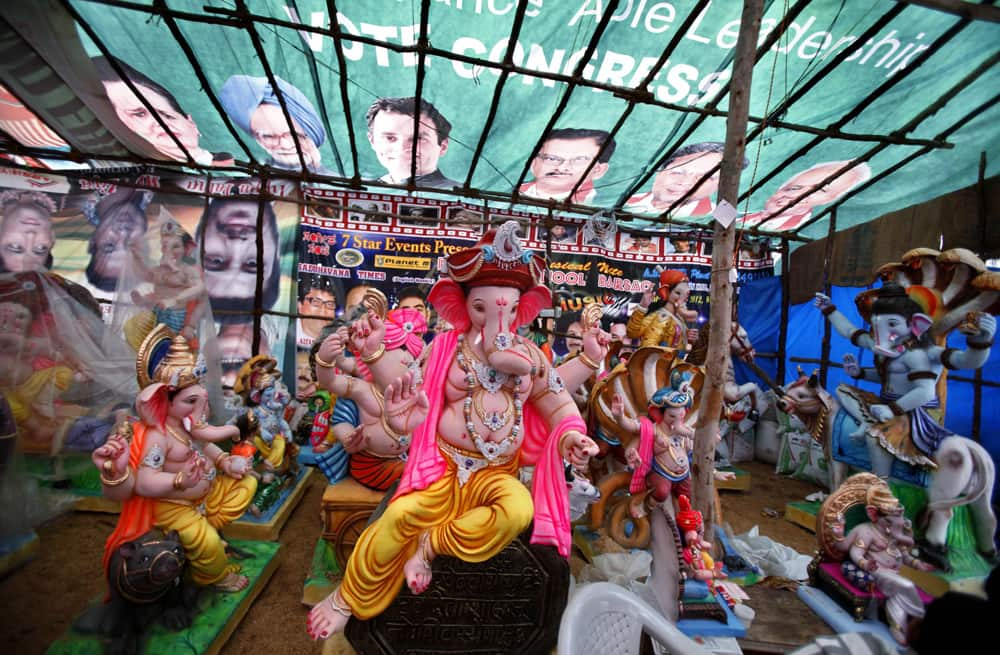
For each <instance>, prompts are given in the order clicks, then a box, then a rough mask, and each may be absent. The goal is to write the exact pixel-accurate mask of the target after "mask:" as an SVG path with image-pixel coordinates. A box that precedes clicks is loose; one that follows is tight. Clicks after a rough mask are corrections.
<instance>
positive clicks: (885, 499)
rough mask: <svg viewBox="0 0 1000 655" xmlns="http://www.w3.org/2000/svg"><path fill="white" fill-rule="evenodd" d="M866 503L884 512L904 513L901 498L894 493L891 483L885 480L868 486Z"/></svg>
mask: <svg viewBox="0 0 1000 655" xmlns="http://www.w3.org/2000/svg"><path fill="white" fill-rule="evenodd" d="M865 504H866V505H870V506H871V507H874V508H875V509H877V510H878V511H879V512H881V513H882V514H892V515H895V514H902V513H903V505H902V504H901V503H900V502H899V499H898V498H896V496H894V495H893V493H892V490H891V489H889V485H888V484H886V483H885V481H884V480H880V481H879V482H878V483H877V484H873V485H871V486H870V487H868V491H867V493H865Z"/></svg>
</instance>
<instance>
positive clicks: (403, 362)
mask: <svg viewBox="0 0 1000 655" xmlns="http://www.w3.org/2000/svg"><path fill="white" fill-rule="evenodd" d="M362 305H363V307H364V308H365V309H366V311H365V313H364V314H363V315H362V316H360V317H359V318H358V319H357V320H356V321H354V323H353V324H352V325H351V326H350V328H349V330H348V335H347V339H348V342H349V343H345V340H344V335H342V334H338V333H336V332H335V333H332V334H330V335H329V336H328V337H327V338H325V339H324V340H323V342H322V344H321V345H320V347H319V348H318V349H317V351H316V354H315V358H314V359H315V362H316V366H317V369H316V377H317V380H318V382H319V386H320V387H322V388H323V389H325V390H327V391H328V392H329V393H330V394H331V395H335V396H336V398H337V400H336V403H335V405H334V407H333V409H332V411H331V412H330V417H329V423H330V427H329V432H330V433H331V434H332V435H334V436H335V438H336V443H335V444H334V445H333V446H332V447H331V448H329V449H327V448H326V447H325V446H324V447H322V449H321V450H320V451H319V454H317V457H316V461H317V464H318V466H319V467H320V469H321V470H322V471H323V472H324V473H325V474H326V476H327V477H328V478H329V479H330V482H331V483H336V482H338V481H339V480H341V479H343V478H344V477H346V476H347V475H348V474H350V476H351V477H352V478H354V479H355V480H357V481H358V482H360V483H361V484H363V485H364V486H366V487H368V488H369V489H374V490H375V491H386V490H387V489H389V488H390V487H391V486H392V485H393V484H394V483H395V482H396V481H397V480H399V477H400V476H401V475H402V474H403V467H404V465H405V462H406V457H407V453H408V452H409V447H410V439H411V434H410V433H409V432H403V433H400V432H399V431H397V430H395V429H393V428H392V426H391V425H390V416H389V415H388V414H387V412H386V398H385V390H386V388H387V387H389V386H390V385H391V384H392V383H393V382H394V381H395V380H397V379H399V378H400V377H401V376H404V375H407V374H408V373H409V374H411V375H415V376H417V377H419V375H420V364H419V359H420V356H421V353H422V351H423V349H424V341H423V335H424V333H425V332H426V331H427V323H426V322H425V320H424V317H423V315H422V314H421V313H420V312H419V311H417V310H415V309H411V308H399V309H394V310H392V311H389V312H386V306H387V302H386V299H385V296H384V295H383V294H382V293H381V292H379V291H378V290H377V289H369V290H368V292H367V293H366V294H365V297H364V299H363V301H362ZM346 346H349V347H350V349H351V350H352V351H353V352H354V354H355V357H346V356H345V352H344V351H345V347H346ZM348 370H350V371H354V373H355V374H356V375H350V374H348V373H347V372H346V371H348ZM324 451H325V452H324Z"/></svg>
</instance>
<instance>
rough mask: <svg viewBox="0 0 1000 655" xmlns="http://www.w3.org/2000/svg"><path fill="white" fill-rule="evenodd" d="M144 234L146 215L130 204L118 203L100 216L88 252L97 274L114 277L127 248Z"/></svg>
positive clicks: (120, 270) (115, 277)
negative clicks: (90, 251) (89, 251)
mask: <svg viewBox="0 0 1000 655" xmlns="http://www.w3.org/2000/svg"><path fill="white" fill-rule="evenodd" d="M144 234H146V216H145V214H143V213H142V210H140V209H139V208H138V207H136V206H135V205H132V204H131V203H128V204H124V205H120V206H118V207H116V208H115V209H113V210H111V211H110V212H108V213H107V214H105V215H103V216H101V219H100V222H99V223H98V224H97V227H96V228H94V236H93V244H94V252H93V254H92V255H91V257H92V259H93V262H94V267H95V268H96V269H97V273H98V274H99V275H101V276H102V277H108V278H112V279H115V280H117V279H118V276H119V275H121V272H122V268H124V266H125V259H126V256H127V255H128V248H129V246H130V245H132V243H134V242H136V241H137V240H139V239H142V237H143V235H144Z"/></svg>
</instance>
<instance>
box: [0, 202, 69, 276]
mask: <svg viewBox="0 0 1000 655" xmlns="http://www.w3.org/2000/svg"><path fill="white" fill-rule="evenodd" d="M55 242H56V239H55V234H54V233H53V232H52V217H51V216H49V214H48V213H47V212H45V211H43V210H41V209H39V208H37V207H33V206H31V205H18V206H15V207H13V208H12V209H9V210H7V213H6V214H5V215H4V217H3V222H2V223H0V259H2V260H3V265H4V267H5V268H6V269H7V270H8V271H11V272H12V273H20V272H22V271H40V270H43V269H44V268H45V262H46V260H47V259H48V257H49V253H50V252H52V246H53V245H54V244H55Z"/></svg>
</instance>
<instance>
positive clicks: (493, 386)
mask: <svg viewBox="0 0 1000 655" xmlns="http://www.w3.org/2000/svg"><path fill="white" fill-rule="evenodd" d="M460 339H461V340H462V348H461V352H460V353H459V354H462V353H464V354H465V358H466V360H467V361H470V362H472V370H473V371H474V372H475V374H476V378H477V379H478V380H479V384H481V385H482V387H483V388H484V389H486V390H487V391H489V392H490V393H496V392H497V391H500V389H501V387H503V385H505V384H507V381H508V380H509V379H510V375H508V374H507V373H503V372H501V371H498V370H496V369H495V368H493V367H492V366H490V365H489V364H487V363H486V362H481V361H479V359H478V358H477V357H476V356H475V354H474V353H473V352H472V348H471V347H470V346H469V344H468V343H466V342H465V335H461V336H460ZM463 368H464V367H463Z"/></svg>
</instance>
